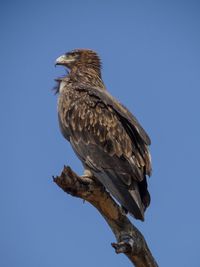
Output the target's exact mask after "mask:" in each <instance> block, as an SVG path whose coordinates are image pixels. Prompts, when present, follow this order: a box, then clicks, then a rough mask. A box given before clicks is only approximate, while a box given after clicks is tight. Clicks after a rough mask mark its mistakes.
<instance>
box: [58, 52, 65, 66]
mask: <svg viewBox="0 0 200 267" xmlns="http://www.w3.org/2000/svg"><path fill="white" fill-rule="evenodd" d="M66 62H67V57H66V56H65V55H62V56H60V57H58V58H57V59H56V61H55V66H56V65H64V64H65V63H66Z"/></svg>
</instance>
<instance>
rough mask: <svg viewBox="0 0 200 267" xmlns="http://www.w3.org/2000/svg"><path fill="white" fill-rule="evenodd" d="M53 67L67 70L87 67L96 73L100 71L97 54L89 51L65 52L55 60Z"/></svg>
mask: <svg viewBox="0 0 200 267" xmlns="http://www.w3.org/2000/svg"><path fill="white" fill-rule="evenodd" d="M55 65H62V66H65V67H67V68H68V69H70V70H71V69H72V68H73V67H77V68H78V67H82V66H84V67H88V68H93V69H96V70H98V71H100V69H101V62H100V59H99V56H98V55H97V53H96V52H95V51H93V50H89V49H75V50H73V51H71V52H67V53H65V54H64V55H62V56H60V57H58V58H57V59H56V62H55Z"/></svg>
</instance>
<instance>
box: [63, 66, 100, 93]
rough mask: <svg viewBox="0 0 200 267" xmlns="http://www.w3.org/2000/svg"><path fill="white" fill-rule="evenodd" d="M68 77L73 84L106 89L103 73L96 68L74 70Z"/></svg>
mask: <svg viewBox="0 0 200 267" xmlns="http://www.w3.org/2000/svg"><path fill="white" fill-rule="evenodd" d="M68 77H69V79H70V80H71V81H73V82H78V83H82V84H85V85H89V86H95V87H100V88H102V89H105V85H104V83H103V81H102V78H101V71H100V70H99V69H96V68H89V67H87V68H85V67H84V68H80V67H79V68H72V69H71V71H70V73H69V75H68Z"/></svg>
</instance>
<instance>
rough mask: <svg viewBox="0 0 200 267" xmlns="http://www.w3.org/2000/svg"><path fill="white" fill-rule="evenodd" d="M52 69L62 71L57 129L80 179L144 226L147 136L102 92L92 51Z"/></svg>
mask: <svg viewBox="0 0 200 267" xmlns="http://www.w3.org/2000/svg"><path fill="white" fill-rule="evenodd" d="M55 65H61V66H64V67H66V69H67V74H66V76H64V77H62V78H58V79H56V81H57V89H58V93H59V96H58V120H59V125H60V129H61V132H62V134H63V136H64V137H65V138H66V139H67V140H68V141H69V142H70V144H71V146H72V148H73V150H74V151H75V153H76V155H77V156H78V158H79V159H80V160H81V162H82V164H83V167H84V175H83V177H96V178H97V180H98V181H100V182H101V183H102V184H103V185H104V187H105V188H106V190H108V191H109V192H110V193H111V195H112V196H113V197H114V198H115V199H116V200H117V201H118V202H119V203H120V204H121V206H122V207H123V209H124V210H125V211H126V212H129V213H130V214H131V215H133V216H134V217H135V218H136V219H140V220H142V221H144V212H145V210H146V208H147V207H148V206H149V204H150V194H149V192H148V190H147V177H146V176H150V175H151V169H152V168H151V156H150V152H149V149H148V146H149V145H150V143H151V141H150V138H149V136H148V135H147V133H146V132H145V130H144V129H143V128H142V126H141V125H140V123H139V122H138V120H137V119H136V118H135V117H134V116H133V115H132V114H131V112H129V110H128V109H127V108H126V107H125V106H123V105H122V104H120V102H118V101H117V100H116V99H115V98H114V97H113V96H111V94H109V92H108V91H107V89H106V87H105V85H104V82H103V80H102V76H101V60H100V58H99V56H98V54H97V53H96V52H95V51H93V50H89V49H75V50H73V51H70V52H67V53H65V54H63V55H62V56H60V57H58V58H57V59H56V62H55Z"/></svg>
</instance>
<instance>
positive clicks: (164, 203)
mask: <svg viewBox="0 0 200 267" xmlns="http://www.w3.org/2000/svg"><path fill="white" fill-rule="evenodd" d="M199 14H200V3H199V1H192V0H191V1H189V0H188V1H155V0H153V1H136V0H133V1H128V0H126V1H87V0H86V1H75V0H73V1H70V0H68V1H66V0H61V1H20V0H19V1H14V0H13V1H3V0H2V1H1V3H0V28H1V42H0V48H1V49H0V73H1V75H0V86H1V105H0V117H1V132H0V134H1V138H0V147H1V186H0V266H1V267H11V266H13V267H14V266H15V267H27V266H28V267H36V266H37V267H55V266H59V267H66V266H70V267H77V266H88V267H89V266H95V267H99V266H101V267H102V266H105V267H107V266H117V267H122V266H123V267H125V266H127V267H128V266H131V265H130V263H129V261H128V259H127V258H126V257H125V256H124V255H118V256H117V255H115V253H114V251H113V248H112V247H111V246H110V243H111V242H113V241H115V239H114V236H113V234H112V233H111V232H110V230H109V229H108V227H107V225H106V223H105V222H104V220H103V219H102V218H101V216H100V215H99V214H98V213H97V211H96V210H95V209H94V208H93V207H91V206H90V205H89V204H88V203H85V204H83V202H82V201H81V200H79V199H75V198H72V197H70V196H68V195H66V194H64V192H62V191H61V190H60V189H59V188H58V187H57V186H56V185H55V184H54V183H53V182H52V179H51V176H52V175H56V174H59V173H60V171H61V170H62V167H63V165H64V164H65V165H70V166H72V167H73V169H74V170H76V171H77V172H78V173H80V174H81V172H82V167H81V164H80V162H79V161H78V160H77V159H76V157H75V155H74V153H73V151H72V149H71V148H70V145H69V144H67V142H66V141H65V140H64V139H63V137H62V136H61V134H60V132H59V128H58V123H57V111H56V105H57V97H56V96H54V95H53V92H52V90H51V89H52V88H53V86H54V85H55V83H54V78H56V77H57V76H59V75H61V74H63V73H64V71H63V69H62V68H57V69H55V68H54V60H55V58H57V57H58V56H59V55H61V54H62V53H64V52H66V51H69V50H71V49H74V48H91V49H94V50H96V51H98V52H99V54H100V56H101V58H102V61H103V78H104V81H105V83H106V86H107V88H108V89H109V91H110V92H111V93H112V94H113V95H115V97H117V98H118V99H119V100H120V101H121V102H122V103H123V104H125V105H126V106H127V107H128V108H129V109H130V110H131V111H132V112H133V113H134V114H135V115H136V116H137V118H138V119H139V120H140V122H141V123H142V125H143V126H144V128H145V129H146V130H147V132H148V133H149V135H150V136H151V139H152V146H151V152H152V158H153V169H154V171H153V175H152V177H151V178H150V180H149V187H150V192H151V195H152V203H151V206H150V208H149V209H148V211H147V212H146V221H145V222H144V223H142V222H138V221H137V222H136V225H137V226H138V228H139V229H140V230H141V231H142V232H143V234H144V236H145V237H146V240H147V241H148V244H149V246H150V248H151V250H152V252H153V254H154V256H155V258H156V259H157V261H158V263H159V264H160V266H162V267H168V266H181V267H188V266H192V267H199V266H200V259H199V238H200V234H199V226H200V213H199V203H200V201H199V187H200V177H199V169H198V168H199V166H200V158H199V151H200V145H199V137H200V123H199V122H200V119H199V116H200V15H199Z"/></svg>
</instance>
